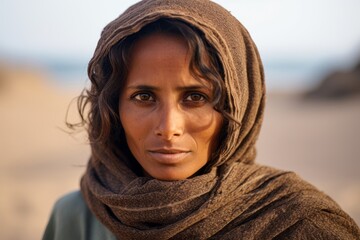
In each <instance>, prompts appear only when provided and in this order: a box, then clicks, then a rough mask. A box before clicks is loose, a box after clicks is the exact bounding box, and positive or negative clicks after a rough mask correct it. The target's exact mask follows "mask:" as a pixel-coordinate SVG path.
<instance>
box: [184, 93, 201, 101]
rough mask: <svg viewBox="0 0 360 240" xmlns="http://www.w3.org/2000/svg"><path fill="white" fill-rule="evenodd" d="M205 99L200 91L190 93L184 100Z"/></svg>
mask: <svg viewBox="0 0 360 240" xmlns="http://www.w3.org/2000/svg"><path fill="white" fill-rule="evenodd" d="M205 100H206V97H205V96H204V95H203V94H201V93H190V94H188V95H187V96H186V97H185V99H184V101H186V102H204V101H205Z"/></svg>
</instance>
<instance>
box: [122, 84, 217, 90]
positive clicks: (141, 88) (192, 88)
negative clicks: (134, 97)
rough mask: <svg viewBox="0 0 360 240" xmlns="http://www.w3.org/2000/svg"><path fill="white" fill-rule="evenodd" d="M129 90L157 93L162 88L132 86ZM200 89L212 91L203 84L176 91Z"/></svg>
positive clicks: (180, 88) (178, 88)
mask: <svg viewBox="0 0 360 240" xmlns="http://www.w3.org/2000/svg"><path fill="white" fill-rule="evenodd" d="M127 89H135V90H147V91H157V90H159V89H160V88H159V87H155V86H150V85H133V86H132V85H130V86H128V87H127ZM199 89H208V90H210V88H208V87H207V86H205V85H201V84H193V85H189V86H183V87H177V88H176V90H179V91H184V90H185V91H189V90H199Z"/></svg>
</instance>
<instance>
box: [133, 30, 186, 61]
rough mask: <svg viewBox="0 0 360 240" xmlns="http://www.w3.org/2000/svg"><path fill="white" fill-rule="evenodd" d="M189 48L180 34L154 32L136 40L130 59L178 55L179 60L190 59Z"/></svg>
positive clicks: (153, 58)
mask: <svg viewBox="0 0 360 240" xmlns="http://www.w3.org/2000/svg"><path fill="white" fill-rule="evenodd" d="M189 54H190V53H189V48H188V45H187V42H186V40H185V39H184V38H183V37H181V36H178V35H174V34H167V33H152V34H149V35H147V36H144V37H142V38H140V39H138V40H137V41H135V43H134V46H133V48H132V50H131V53H130V60H131V62H133V61H134V60H136V59H142V60H148V61H149V62H153V61H154V60H159V59H164V58H170V57H172V56H174V55H175V56H176V57H177V58H178V59H179V60H188V58H187V57H189Z"/></svg>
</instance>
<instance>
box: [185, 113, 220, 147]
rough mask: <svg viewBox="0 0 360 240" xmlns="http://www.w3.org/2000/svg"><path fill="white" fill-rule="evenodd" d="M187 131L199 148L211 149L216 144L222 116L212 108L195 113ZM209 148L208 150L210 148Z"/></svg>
mask: <svg viewBox="0 0 360 240" xmlns="http://www.w3.org/2000/svg"><path fill="white" fill-rule="evenodd" d="M191 119H192V120H191V123H189V125H188V126H189V133H191V134H192V135H193V138H194V139H195V141H196V142H197V145H198V147H199V148H205V149H208V148H211V149H213V148H214V147H215V146H216V145H217V140H218V136H219V133H220V129H221V127H222V123H223V117H222V115H221V114H220V113H218V112H216V111H215V110H214V109H212V108H211V109H210V110H209V109H208V110H207V111H204V112H202V113H201V114H197V115H196V117H194V116H193V118H191ZM211 149H210V150H211Z"/></svg>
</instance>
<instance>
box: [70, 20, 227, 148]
mask: <svg viewBox="0 0 360 240" xmlns="http://www.w3.org/2000/svg"><path fill="white" fill-rule="evenodd" d="M153 33H165V34H172V35H177V36H181V37H183V38H184V39H185V41H186V42H187V44H188V48H189V51H190V53H191V54H192V56H191V60H190V72H191V74H192V75H193V76H194V77H195V78H197V79H200V78H201V79H205V80H207V81H209V82H210V83H211V85H212V87H213V96H214V99H213V102H212V103H213V106H214V109H215V110H216V111H218V112H220V113H222V115H223V116H224V117H225V120H226V119H229V118H231V117H229V114H228V112H227V111H226V108H227V106H226V105H227V104H226V101H225V93H224V91H225V86H224V81H223V79H224V71H223V67H222V64H221V62H220V59H219V57H218V52H217V50H216V49H215V48H213V47H212V46H211V45H210V44H209V43H208V42H207V41H206V40H205V36H204V34H203V33H202V32H201V31H200V30H198V29H196V28H195V27H193V26H191V25H189V24H187V23H185V22H183V21H180V20H176V19H168V18H162V19H158V20H156V21H154V22H152V23H150V24H148V25H146V26H144V27H143V28H142V29H140V31H138V32H136V33H134V34H132V35H129V36H127V37H125V38H123V39H121V40H120V41H119V42H117V43H116V44H115V45H113V46H112V47H111V49H110V51H109V53H108V54H107V55H106V56H104V57H103V58H102V59H101V60H100V61H98V62H95V61H94V58H93V59H92V60H91V61H90V63H89V66H88V74H89V78H90V81H91V88H90V89H89V90H88V89H86V90H84V91H83V92H82V94H81V95H80V96H79V98H78V111H79V114H80V117H81V122H80V123H79V124H68V126H69V127H70V128H74V127H76V126H86V127H87V130H88V134H89V140H90V142H91V143H96V144H100V146H102V148H103V149H104V150H105V151H107V152H109V151H110V153H116V152H117V150H116V149H117V148H119V147H122V146H124V145H126V141H125V135H124V132H123V130H122V126H121V122H120V117H119V113H118V104H119V96H120V93H121V90H122V87H123V84H122V83H123V82H124V80H125V79H126V77H127V74H128V69H129V60H130V53H131V50H132V47H133V46H134V44H135V43H136V41H137V40H138V39H141V38H143V37H145V36H147V35H150V34H153ZM88 105H90V106H89V107H90V108H89V109H88V111H86V110H87V106H88ZM224 122H225V123H224V125H227V123H226V122H227V121H224ZM226 129H227V128H226V126H224V127H223V130H224V131H222V134H226V133H225V131H226ZM126 148H127V147H126ZM124 150H125V151H129V150H128V149H124Z"/></svg>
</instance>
